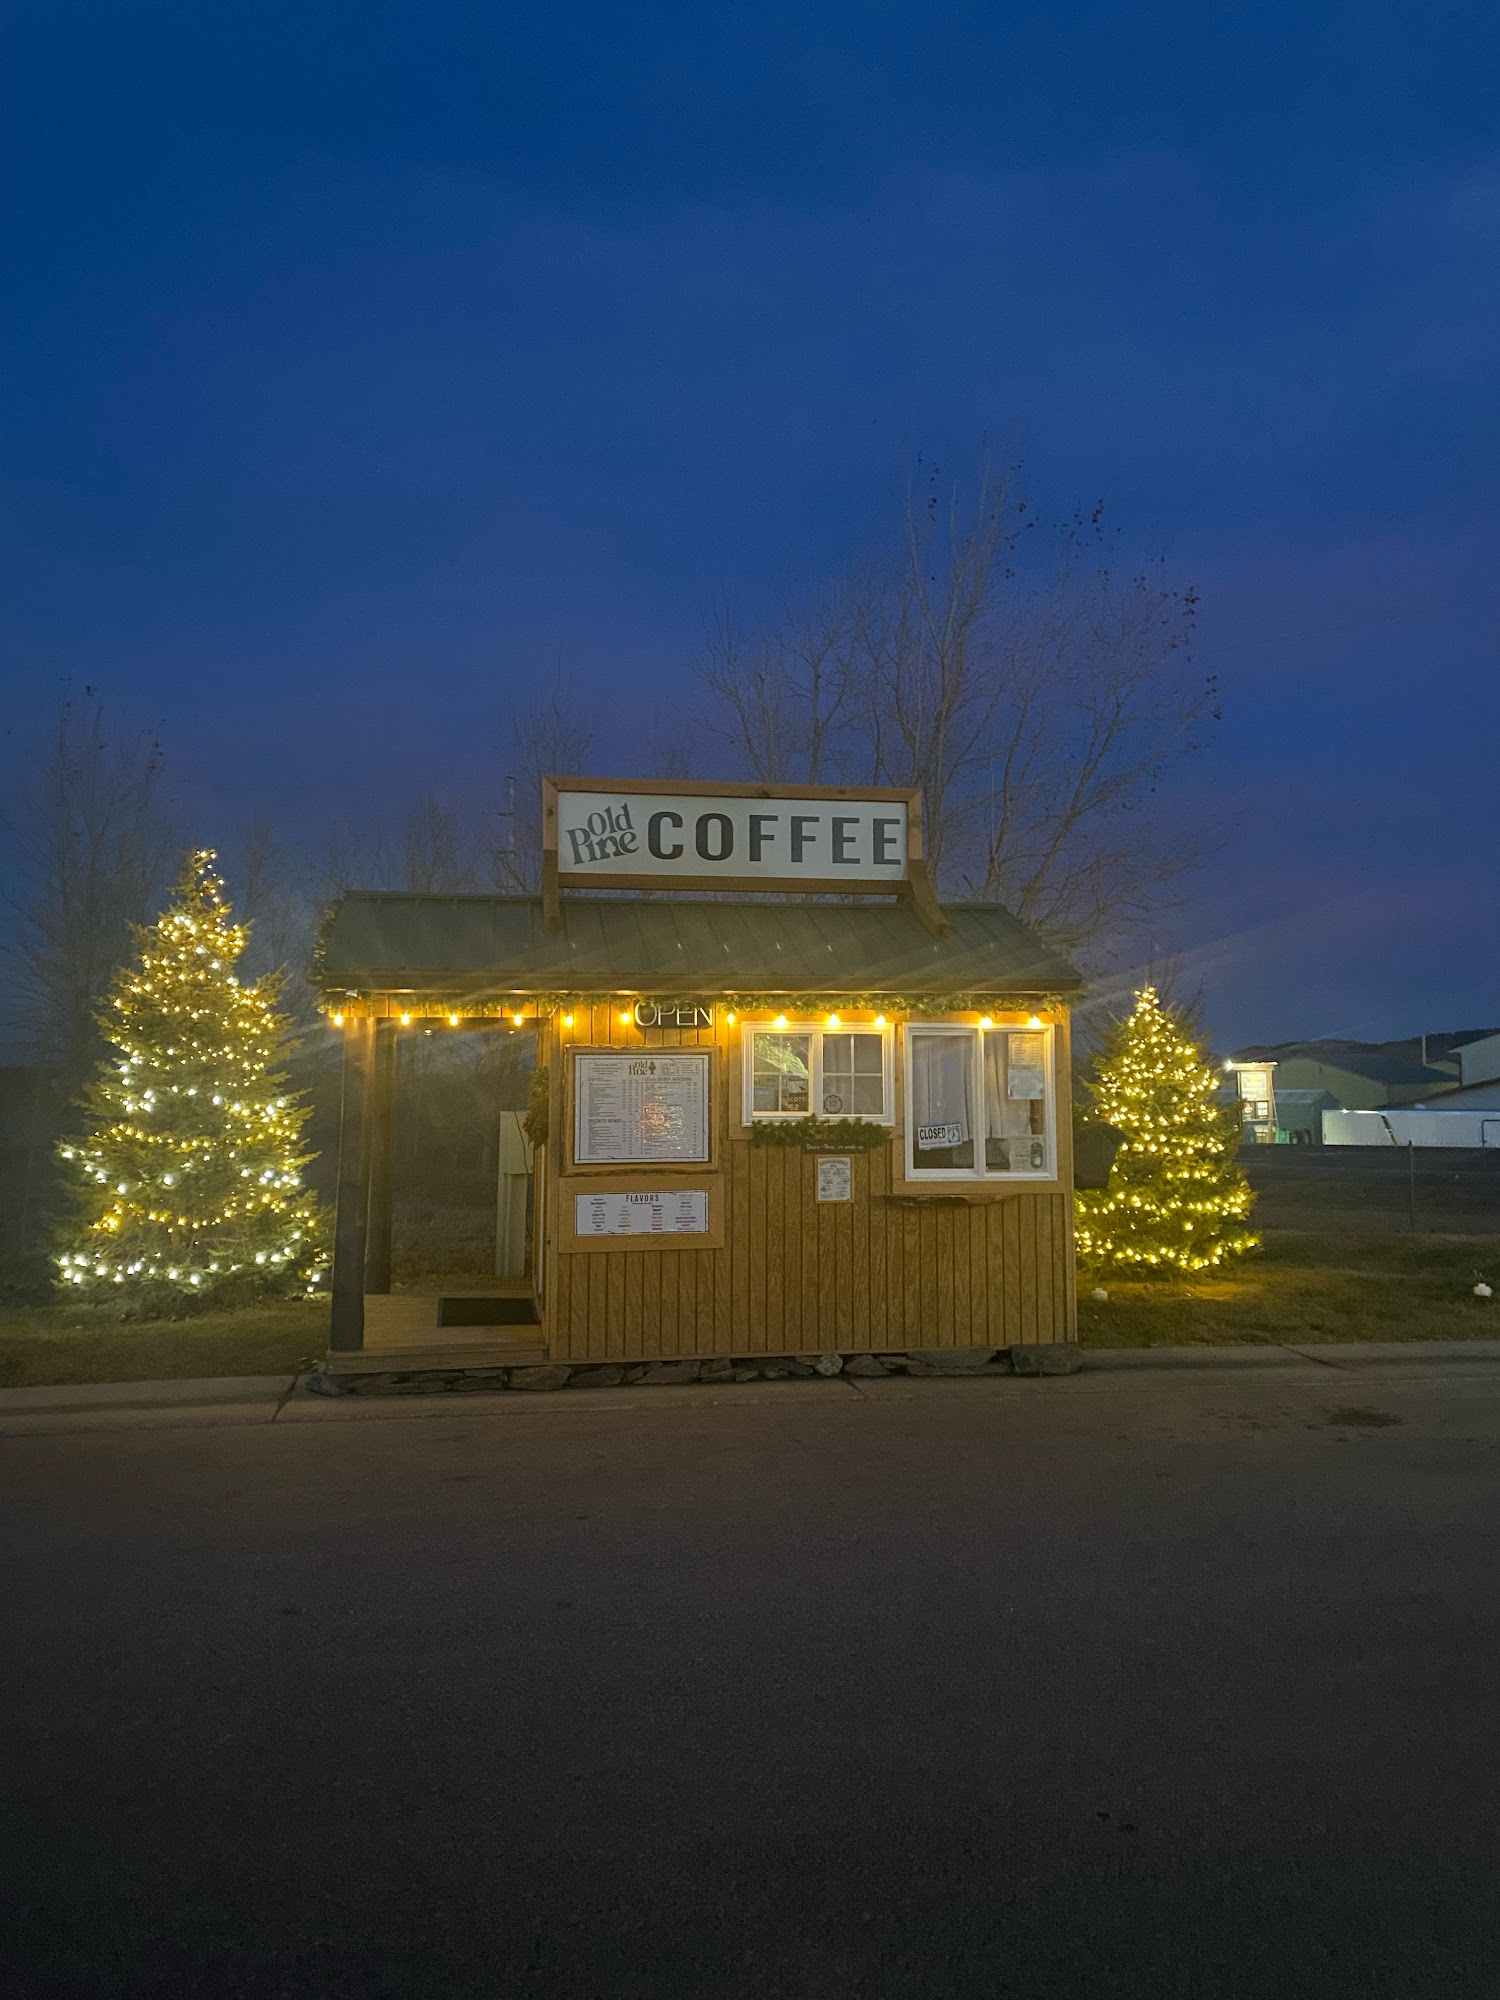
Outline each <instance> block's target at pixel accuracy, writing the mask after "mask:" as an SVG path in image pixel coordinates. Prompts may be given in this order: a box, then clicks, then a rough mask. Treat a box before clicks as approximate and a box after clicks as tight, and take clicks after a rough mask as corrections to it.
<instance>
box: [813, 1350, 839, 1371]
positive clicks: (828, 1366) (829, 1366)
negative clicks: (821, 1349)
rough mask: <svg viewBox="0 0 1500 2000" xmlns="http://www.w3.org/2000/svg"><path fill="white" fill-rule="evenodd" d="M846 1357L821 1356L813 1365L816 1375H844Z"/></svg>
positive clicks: (837, 1355) (836, 1355) (834, 1355)
mask: <svg viewBox="0 0 1500 2000" xmlns="http://www.w3.org/2000/svg"><path fill="white" fill-rule="evenodd" d="M843 1372H844V1357H843V1355H842V1354H820V1355H819V1356H818V1358H817V1360H816V1361H814V1363H813V1373H814V1374H815V1375H842V1374H843Z"/></svg>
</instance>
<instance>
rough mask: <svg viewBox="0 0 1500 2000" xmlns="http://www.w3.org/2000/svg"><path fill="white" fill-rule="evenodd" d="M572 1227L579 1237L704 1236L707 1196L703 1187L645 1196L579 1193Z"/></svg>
mask: <svg viewBox="0 0 1500 2000" xmlns="http://www.w3.org/2000/svg"><path fill="white" fill-rule="evenodd" d="M573 1214H574V1222H573V1227H574V1230H575V1232H576V1234H577V1235H579V1236H706V1235H707V1234H708V1194H707V1192H706V1191H705V1190H704V1189H702V1188H685V1189H674V1190H672V1192H671V1193H663V1192H661V1191H660V1190H659V1189H657V1190H653V1191H652V1192H650V1193H648V1194H580V1195H577V1196H575V1198H574V1210H573Z"/></svg>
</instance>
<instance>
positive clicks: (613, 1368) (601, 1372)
mask: <svg viewBox="0 0 1500 2000" xmlns="http://www.w3.org/2000/svg"><path fill="white" fill-rule="evenodd" d="M624 1380H625V1370H624V1367H623V1366H622V1365H621V1364H620V1363H619V1362H616V1361H607V1362H605V1363H604V1364H603V1366H602V1367H599V1368H575V1369H574V1370H573V1380H572V1383H571V1384H570V1387H572V1388H574V1389H618V1388H619V1386H620V1384H621V1383H622V1382H623V1381H624Z"/></svg>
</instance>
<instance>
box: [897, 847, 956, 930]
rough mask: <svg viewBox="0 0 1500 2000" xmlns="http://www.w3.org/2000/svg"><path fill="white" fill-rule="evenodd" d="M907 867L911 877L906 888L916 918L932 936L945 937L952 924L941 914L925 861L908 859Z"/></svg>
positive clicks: (940, 907)
mask: <svg viewBox="0 0 1500 2000" xmlns="http://www.w3.org/2000/svg"><path fill="white" fill-rule="evenodd" d="M907 869H908V872H909V874H910V877H911V879H910V881H909V882H908V884H907V888H908V890H909V891H910V894H911V906H912V908H913V909H914V910H915V911H916V913H917V917H918V919H919V920H920V922H921V923H922V925H923V926H924V927H925V928H926V929H927V930H929V931H931V933H932V935H933V936H934V937H946V936H947V935H948V933H949V931H951V930H952V928H953V926H952V924H950V923H949V921H948V919H947V918H946V917H945V916H944V915H943V912H942V906H941V905H940V904H939V902H938V899H937V891H936V890H935V889H934V888H933V886H932V877H931V876H930V875H929V874H928V873H927V863H926V862H925V861H909V862H908V863H907Z"/></svg>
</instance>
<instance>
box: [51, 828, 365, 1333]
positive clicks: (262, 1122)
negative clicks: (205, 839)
mask: <svg viewBox="0 0 1500 2000" xmlns="http://www.w3.org/2000/svg"><path fill="white" fill-rule="evenodd" d="M223 889H224V885H223V883H222V881H221V880H220V879H219V876H218V874H217V872H216V870H215V868H214V855H213V853H212V851H211V850H209V849H206V848H204V849H199V850H197V851H196V852H195V853H193V854H191V855H189V857H188V859H187V863H186V866H185V867H184V870H183V873H182V876H181V878H180V879H179V881H178V883H177V886H176V889H175V891H174V896H173V901H172V903H171V904H170V905H169V907H168V908H167V910H166V911H165V912H164V913H163V914H162V916H161V917H160V918H159V919H158V921H157V923H156V924H155V925H153V926H152V927H151V929H150V930H149V931H147V932H146V933H145V937H144V949H143V953H142V957H141V960H140V962H139V964H137V965H135V966H129V967H126V968H124V969H122V970H121V971H120V972H119V973H118V974H117V975H116V978H115V982H114V985H113V987H112V989H111V991H110V994H109V997H108V1001H107V1018H108V1022H109V1038H110V1040H111V1042H112V1043H113V1044H114V1048H115V1050H116V1054H115V1055H112V1056H109V1057H107V1058H106V1059H105V1060H104V1062H103V1063H101V1065H100V1068H99V1072H98V1075H97V1077H96V1079H95V1082H94V1084H93V1085H92V1087H91V1089H90V1092H89V1095H88V1100H87V1103H88V1113H89V1116H88V1129H87V1131H86V1133H85V1135H84V1137H83V1138H82V1139H81V1140H79V1141H77V1142H75V1143H73V1144H70V1145H68V1146H65V1147H63V1148H61V1149H60V1150H61V1154H62V1157H63V1159H64V1160H65V1161H67V1162H68V1164H69V1169H70V1172H71V1175H72V1179H73V1188H72V1204H73V1216H72V1219H71V1223H70V1225H69V1227H68V1229H67V1231H66V1238H67V1239H68V1241H67V1247H66V1248H65V1249H64V1250H63V1252H62V1254H61V1255H60V1257H59V1259H58V1269H59V1273H60V1276H61V1279H62V1281H63V1282H64V1283H65V1284H68V1285H70V1286H72V1287H75V1288H80V1289H82V1290H83V1291H84V1292H85V1293H87V1291H88V1290H89V1288H90V1287H94V1286H98V1285H102V1284H108V1285H109V1287H110V1288H111V1299H112V1303H115V1304H118V1305H121V1306H123V1307H124V1308H125V1309H126V1310H137V1311H146V1312H150V1311H161V1310H170V1309H171V1303H172V1301H173V1299H175V1298H179V1297H181V1296H183V1295H185V1294H186V1293H188V1292H191V1293H193V1294H195V1295H196V1296H198V1297H200V1298H208V1297H209V1296H211V1295H213V1294H214V1293H216V1292H217V1291H220V1290H221V1289H222V1288H223V1287H224V1286H225V1285H226V1284H228V1283H229V1281H230V1280H231V1279H238V1282H240V1283H242V1284H243V1283H244V1282H246V1280H247V1279H248V1276H249V1269H250V1267H251V1266H252V1265H253V1264H254V1261H255V1258H256V1256H257V1254H263V1256H264V1260H265V1268H264V1271H263V1273H261V1274H258V1275H257V1277H256V1281H255V1284H254V1287H253V1289H254V1290H255V1291H257V1292H259V1293H261V1294H265V1293H267V1292H271V1293H275V1294H286V1293H288V1292H292V1293H295V1292H305V1291H307V1290H309V1289H311V1288H312V1287H313V1286H314V1285H315V1284H316V1283H317V1282H318V1280H319V1279H320V1278H321V1277H322V1276H323V1274H324V1272H325V1270H326V1265H327V1259H326V1257H325V1256H324V1255H323V1254H322V1251H321V1248H320V1239H321V1236H322V1233H323V1228H324V1221H323V1217H322V1215H321V1213H320V1211H319V1210H318V1208H317V1206H316V1204H315V1202H314V1201H313V1198H312V1196H311V1195H310V1194H309V1193H308V1192H307V1191H306V1190H305V1189H304V1188H303V1187H302V1181H301V1168H302V1165H303V1162H304V1157H305V1156H304V1154H303V1152H302V1138H301V1135H302V1127H303V1124H304V1121H305V1119H306V1116H307V1112H306V1109H305V1107H304V1106H303V1104H302V1103H301V1101H300V1099H298V1098H297V1097H295V1096H293V1095H290V1094H288V1092H287V1091H286V1087H285V1086H286V1078H285V1075H284V1074H283V1073H282V1071H281V1070H280V1068H279V1065H280V1063H281V1062H282V1061H283V1060H284V1052H285V1048H286V1041H287V1024H286V1023H285V1022H284V1021H283V1020H282V1019H281V1017H280V1016H279V1015H278V1014H277V1013H276V1011H275V1007H274V997H275V989H274V986H273V985H272V984H271V983H270V982H261V983H252V984H249V985H242V984H241V983H240V981H239V979H238V978H237V977H236V976H235V974H234V973H233V972H232V971H231V970H230V968H231V967H232V966H233V965H235V964H236V963H237V961H238V960H239V958H240V957H241V955H242V954H243V952H244V949H245V945H246V942H247V939H248V936H249V931H248V927H247V926H245V925H243V924H237V923H235V922H234V920H233V917H232V913H231V911H230V909H229V905H228V904H227V902H226V901H225V900H224V893H223ZM332 1019H333V1022H334V1025H335V1026H342V1025H343V1014H342V1013H341V1012H340V1013H335V1014H334V1015H333V1016H332ZM168 1190H170V1193H168ZM240 1273H244V1274H245V1278H238V1274H240Z"/></svg>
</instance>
